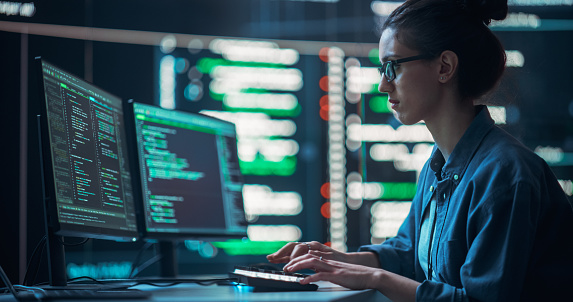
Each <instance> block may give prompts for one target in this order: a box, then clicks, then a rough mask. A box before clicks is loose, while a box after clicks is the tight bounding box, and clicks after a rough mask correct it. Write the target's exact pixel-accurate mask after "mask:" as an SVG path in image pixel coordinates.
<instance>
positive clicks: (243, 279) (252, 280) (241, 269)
mask: <svg viewBox="0 0 573 302" xmlns="http://www.w3.org/2000/svg"><path fill="white" fill-rule="evenodd" d="M229 275H230V276H231V277H234V278H237V279H238V283H241V284H244V285H247V286H252V287H253V288H254V289H253V291H255V292H269V291H313V290H317V289H318V285H316V284H300V283H299V281H300V280H302V279H304V278H305V277H307V276H308V275H305V274H299V273H287V272H284V271H277V270H268V269H261V268H257V267H248V266H236V267H235V270H234V271H233V272H232V273H229Z"/></svg>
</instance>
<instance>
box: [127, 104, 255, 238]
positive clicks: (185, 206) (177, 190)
mask: <svg viewBox="0 0 573 302" xmlns="http://www.w3.org/2000/svg"><path fill="white" fill-rule="evenodd" d="M134 108H135V109H134V110H135V112H136V115H135V123H136V129H137V130H136V132H137V138H138V149H139V150H138V153H139V161H140V167H141V180H142V189H143V195H144V201H145V212H146V217H145V220H146V227H147V231H148V232H159V233H196V234H199V233H200V234H209V233H213V234H219V233H221V232H222V231H223V232H227V231H230V232H232V231H237V232H239V231H241V230H242V228H243V229H244V225H242V224H241V223H242V222H244V221H245V218H244V216H245V215H244V209H243V199H242V179H241V174H240V170H239V166H238V157H237V150H236V144H237V143H236V137H235V136H234V134H235V132H234V128H233V127H232V126H229V125H230V124H229V125H227V123H225V122H221V123H223V124H224V125H225V126H227V127H230V128H228V129H222V128H217V127H218V126H220V125H218V124H217V123H216V122H214V121H212V120H213V119H212V118H208V117H199V116H197V115H192V114H187V113H181V112H173V111H169V110H165V109H161V108H156V107H152V106H146V105H143V104H137V103H136V104H135V107H134Z"/></svg>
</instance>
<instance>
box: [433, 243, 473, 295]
mask: <svg viewBox="0 0 573 302" xmlns="http://www.w3.org/2000/svg"><path fill="white" fill-rule="evenodd" d="M467 254H468V249H467V246H466V241H465V239H453V240H448V241H446V242H443V243H441V245H440V247H439V249H438V259H439V264H438V271H437V273H438V275H439V277H440V279H442V281H444V282H446V283H448V284H450V285H454V286H456V287H462V281H461V276H460V271H461V268H462V265H464V263H465V262H466V257H467Z"/></svg>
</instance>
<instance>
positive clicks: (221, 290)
mask: <svg viewBox="0 0 573 302" xmlns="http://www.w3.org/2000/svg"><path fill="white" fill-rule="evenodd" d="M318 285H319V288H318V290H317V291H312V292H256V293H255V292H252V291H249V288H248V287H237V286H220V285H211V286H201V285H197V284H179V285H174V286H171V287H166V288H163V287H154V286H150V285H138V286H136V287H134V288H137V289H140V290H144V291H150V292H151V293H152V297H151V298H150V299H148V300H125V299H122V300H115V301H117V302H128V301H129V302H132V301H133V302H145V301H158V302H179V301H180V302H183V301H185V302H199V301H201V302H228V301H241V302H242V301H245V302H247V301H256V302H263V301H301V302H318V301H336V302H344V301H348V302H354V301H360V302H369V301H377V302H378V301H390V300H388V299H387V298H386V297H384V296H383V295H382V294H380V293H379V292H378V291H375V290H348V289H345V288H343V287H340V286H337V285H334V284H332V283H329V282H319V283H318ZM15 301H16V299H14V297H13V296H11V295H2V296H0V302H15ZM52 301H54V300H52ZM59 301H62V302H71V301H70V300H59ZM83 301H94V302H95V301H106V302H114V300H109V299H108V300H83Z"/></svg>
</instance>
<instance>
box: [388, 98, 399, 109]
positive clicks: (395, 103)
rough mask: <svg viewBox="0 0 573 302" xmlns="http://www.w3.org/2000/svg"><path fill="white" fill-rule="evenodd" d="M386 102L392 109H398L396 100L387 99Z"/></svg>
mask: <svg viewBox="0 0 573 302" xmlns="http://www.w3.org/2000/svg"><path fill="white" fill-rule="evenodd" d="M388 102H390V104H392V109H396V107H398V104H399V103H400V102H398V101H397V100H393V99H389V100H388Z"/></svg>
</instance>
